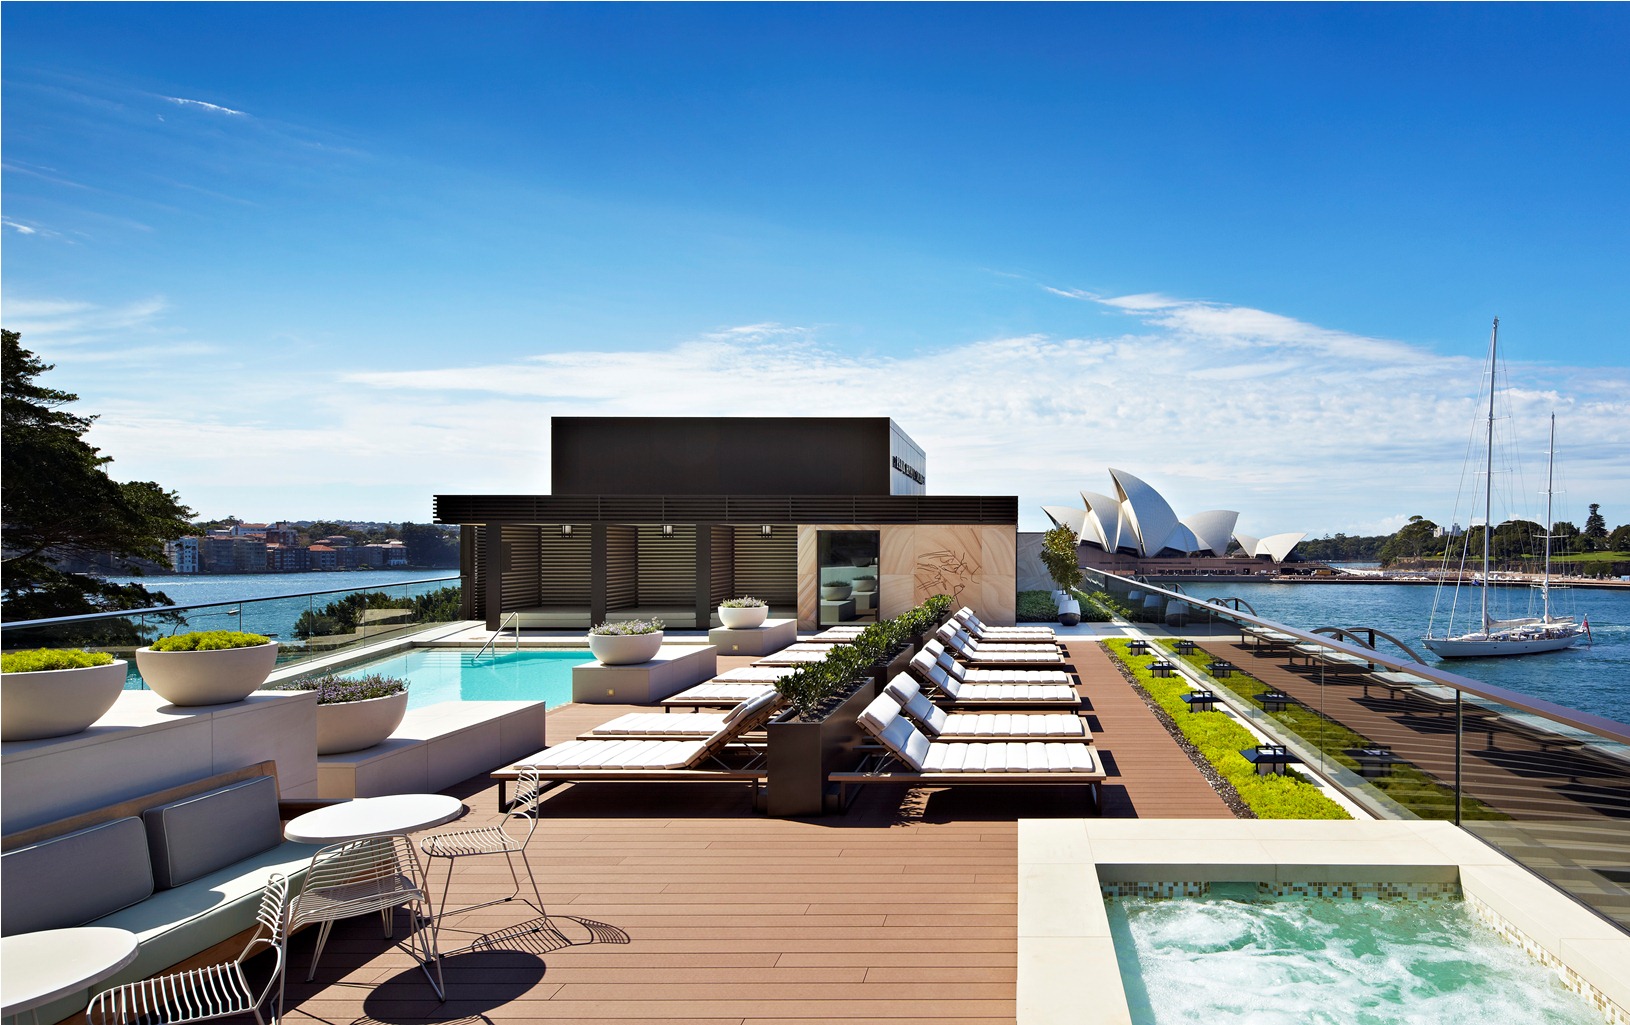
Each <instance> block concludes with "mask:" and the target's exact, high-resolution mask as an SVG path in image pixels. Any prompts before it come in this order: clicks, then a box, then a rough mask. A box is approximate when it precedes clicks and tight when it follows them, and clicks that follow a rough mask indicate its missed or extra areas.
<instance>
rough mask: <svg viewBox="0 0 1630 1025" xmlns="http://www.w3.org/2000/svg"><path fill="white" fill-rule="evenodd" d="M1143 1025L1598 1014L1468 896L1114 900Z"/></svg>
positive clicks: (1567, 1022)
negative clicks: (1486, 919)
mask: <svg viewBox="0 0 1630 1025" xmlns="http://www.w3.org/2000/svg"><path fill="white" fill-rule="evenodd" d="M1109 923H1110V929H1111V931H1112V932H1113V934H1114V937H1115V952H1116V955H1117V957H1118V958H1119V960H1120V966H1121V978H1122V981H1123V982H1124V983H1125V985H1126V996H1127V1002H1128V1003H1129V1004H1130V1005H1131V1008H1132V1020H1133V1021H1134V1022H1136V1023H1138V1025H1155V1023H1158V1025H1169V1023H1176V1022H1196V1023H1201V1022H1203V1023H1205V1025H1217V1023H1219V1022H1250V1023H1251V1025H1323V1023H1329V1025H1395V1023H1405V1022H1407V1023H1411V1025H1417V1023H1418V1025H1473V1023H1475V1025H1488V1023H1491V1022H1517V1021H1521V1022H1524V1023H1525V1025H1529V1023H1532V1025H1539V1023H1545V1025H1600V1022H1601V1020H1602V1017H1601V1015H1600V1014H1599V1013H1597V1012H1595V1011H1593V1010H1592V1009H1591V1008H1590V1006H1589V1005H1588V1004H1587V1003H1586V1002H1585V1000H1584V999H1583V998H1582V997H1580V996H1578V995H1577V994H1575V993H1572V992H1569V991H1568V990H1567V989H1565V988H1564V987H1563V985H1562V982H1561V980H1560V979H1559V978H1558V977H1557V975H1556V973H1555V972H1552V971H1550V970H1549V969H1547V968H1545V967H1544V966H1542V965H1540V964H1539V963H1538V962H1536V961H1534V960H1533V959H1532V958H1531V957H1529V956H1528V955H1527V954H1526V953H1524V952H1523V951H1522V950H1520V949H1518V948H1517V947H1515V946H1513V945H1512V944H1510V943H1507V942H1506V941H1505V940H1503V939H1501V938H1500V937H1499V936H1498V935H1496V934H1495V933H1494V932H1493V931H1492V930H1491V929H1489V928H1488V927H1487V926H1485V925H1483V924H1481V923H1480V922H1478V921H1477V920H1476V919H1475V918H1474V917H1473V916H1472V914H1471V912H1470V910H1469V909H1467V908H1466V906H1465V905H1464V903H1463V902H1461V901H1459V900H1454V899H1440V900H1363V901H1358V900H1331V899H1323V898H1293V897H1286V898H1264V899H1261V900H1251V901H1238V900H1219V899H1211V898H1206V899H1186V898H1185V899H1175V900H1154V899H1145V898H1138V897H1129V898H1118V899H1114V900H1111V901H1109Z"/></svg>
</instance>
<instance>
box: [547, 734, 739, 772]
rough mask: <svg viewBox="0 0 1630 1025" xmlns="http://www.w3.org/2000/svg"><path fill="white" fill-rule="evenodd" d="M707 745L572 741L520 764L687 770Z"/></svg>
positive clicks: (671, 741) (685, 741) (692, 741)
mask: <svg viewBox="0 0 1630 1025" xmlns="http://www.w3.org/2000/svg"><path fill="white" fill-rule="evenodd" d="M706 747H707V743H706V741H702V740H569V741H567V742H566V743H564V744H557V745H556V746H554V747H551V748H547V749H546V750H543V751H539V752H538V753H537V754H535V755H533V756H532V757H531V758H529V759H527V760H526V761H525V762H522V763H520V764H521V765H522V767H525V766H531V765H536V766H537V767H538V768H540V769H683V768H685V767H687V766H689V765H690V764H691V763H692V762H693V761H695V760H696V759H697V758H698V757H699V756H700V755H701V754H702V752H703V750H705V749H706Z"/></svg>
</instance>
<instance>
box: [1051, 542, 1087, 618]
mask: <svg viewBox="0 0 1630 1025" xmlns="http://www.w3.org/2000/svg"><path fill="white" fill-rule="evenodd" d="M1078 544H1079V540H1078V539H1077V538H1076V536H1075V531H1073V530H1071V529H1070V528H1069V527H1054V528H1053V529H1052V530H1049V531H1048V532H1047V533H1045V534H1043V535H1042V536H1041V561H1042V564H1043V565H1045V566H1046V567H1047V573H1048V575H1050V576H1051V577H1052V578H1053V583H1055V584H1057V585H1058V587H1059V590H1060V591H1062V592H1064V596H1063V597H1062V598H1059V599H1058V621H1059V622H1060V623H1061V624H1063V625H1064V626H1075V625H1076V624H1077V623H1079V622H1081V602H1080V601H1079V600H1078V599H1077V598H1076V597H1075V589H1076V587H1077V586H1079V585H1080V583H1081V578H1082V577H1083V576H1084V574H1083V573H1082V572H1081V560H1080V557H1079V556H1078V555H1077V554H1076V546H1077V545H1078Z"/></svg>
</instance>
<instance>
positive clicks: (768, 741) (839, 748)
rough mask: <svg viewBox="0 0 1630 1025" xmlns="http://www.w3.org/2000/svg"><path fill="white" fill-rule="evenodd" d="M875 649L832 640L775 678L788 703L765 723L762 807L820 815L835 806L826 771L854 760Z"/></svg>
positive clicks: (870, 694)
mask: <svg viewBox="0 0 1630 1025" xmlns="http://www.w3.org/2000/svg"><path fill="white" fill-rule="evenodd" d="M872 661H873V654H872V653H871V652H870V651H865V650H861V649H860V648H859V647H857V646H856V645H854V644H839V645H834V646H833V648H832V651H831V653H830V654H828V655H827V656H826V657H825V658H824V659H822V660H821V661H819V662H813V663H810V664H808V665H804V666H800V667H799V668H798V669H797V670H796V671H795V672H793V673H790V674H788V675H787V676H783V677H782V678H781V679H779V680H777V681H776V685H775V687H776V690H777V691H779V692H780V693H781V695H782V696H783V697H784V698H786V699H787V701H788V702H789V703H790V704H791V705H792V707H791V708H789V709H788V710H787V711H786V712H784V713H782V714H781V715H778V716H776V717H775V718H774V719H772V720H770V722H769V723H768V724H767V725H766V726H765V728H764V735H765V769H766V770H767V772H768V774H769V778H768V783H767V785H766V788H765V810H766V811H767V812H768V813H769V814H770V815H774V816H777V817H787V816H792V815H821V814H824V813H825V812H827V811H832V810H835V809H834V808H833V807H831V804H832V802H831V801H830V800H829V793H828V791H829V787H828V784H827V781H826V777H827V774H828V773H830V772H834V771H836V770H838V769H839V768H848V767H849V766H850V765H852V764H853V763H854V762H855V760H856V759H855V755H854V752H855V748H856V747H857V746H858V745H859V744H860V743H861V742H862V740H863V738H862V737H861V735H860V726H859V724H858V723H857V722H856V719H857V717H858V716H859V715H860V712H861V710H862V709H864V708H865V707H866V705H867V704H869V703H870V702H871V700H872V699H873V698H874V697H876V696H877V693H878V689H877V687H876V686H875V684H873V681H872V679H871V674H870V669H871V663H872Z"/></svg>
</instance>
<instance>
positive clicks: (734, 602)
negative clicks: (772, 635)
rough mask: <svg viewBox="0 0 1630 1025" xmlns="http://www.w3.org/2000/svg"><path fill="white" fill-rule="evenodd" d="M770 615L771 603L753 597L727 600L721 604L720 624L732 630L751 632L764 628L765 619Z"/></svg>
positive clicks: (745, 596) (747, 596)
mask: <svg viewBox="0 0 1630 1025" xmlns="http://www.w3.org/2000/svg"><path fill="white" fill-rule="evenodd" d="M769 614H770V605H769V603H768V602H766V601H765V600H764V599H763V598H754V597H753V596H752V595H743V596H742V597H740V598H727V599H725V600H724V601H722V602H720V603H719V622H720V623H722V624H723V625H724V626H725V627H726V628H727V629H730V630H751V629H753V628H754V627H758V626H763V625H764V618H765V617H766V616H768V615H769Z"/></svg>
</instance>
